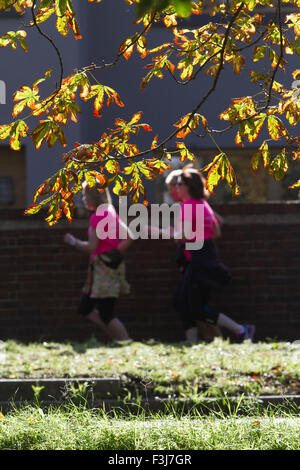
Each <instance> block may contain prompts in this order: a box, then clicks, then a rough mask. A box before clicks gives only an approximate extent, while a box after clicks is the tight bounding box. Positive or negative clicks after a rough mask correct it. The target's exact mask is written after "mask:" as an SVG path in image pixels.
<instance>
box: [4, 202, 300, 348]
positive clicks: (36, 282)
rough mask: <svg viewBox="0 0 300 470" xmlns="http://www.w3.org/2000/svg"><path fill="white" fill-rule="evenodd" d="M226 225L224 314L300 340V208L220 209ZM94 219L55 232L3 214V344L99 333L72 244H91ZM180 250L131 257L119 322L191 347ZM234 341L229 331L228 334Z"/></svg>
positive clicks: (166, 244) (160, 245)
mask: <svg viewBox="0 0 300 470" xmlns="http://www.w3.org/2000/svg"><path fill="white" fill-rule="evenodd" d="M215 210H217V211H218V212H219V213H220V214H221V215H222V216H223V217H224V219H225V224H224V227H223V236H222V238H221V239H220V240H219V242H218V246H219V250H220V253H221V257H222V260H223V262H224V263H225V264H226V265H227V266H228V267H229V268H230V270H231V273H232V276H233V280H232V283H231V285H230V286H229V287H227V288H226V289H225V290H224V292H222V293H221V294H220V293H218V294H217V295H216V297H215V302H214V303H215V307H217V308H219V309H220V311H222V312H224V313H227V314H229V315H230V316H231V317H233V318H234V319H236V320H237V321H240V322H251V323H252V322H253V323H256V325H257V339H265V338H267V337H271V338H277V339H281V340H291V341H292V340H296V339H300V288H299V286H300V247H299V240H300V219H299V210H300V205H299V204H297V203H286V204H280V203H278V204H276V203H270V204H258V205H245V204H236V205H220V206H216V207H215ZM87 224H88V220H86V219H74V221H73V223H72V226H71V227H70V226H69V224H67V223H62V224H59V225H58V226H57V227H55V228H52V229H50V228H48V227H47V226H46V224H45V223H44V222H43V221H42V220H41V218H40V217H37V216H35V217H24V216H22V214H21V213H20V212H19V211H16V210H10V211H5V210H1V211H0V263H1V270H0V281H1V283H0V339H4V340H5V339H8V338H13V339H18V340H21V341H38V340H48V341H49V340H83V339H86V338H88V337H90V336H91V335H92V334H95V335H96V336H97V337H98V338H99V339H104V337H103V336H102V333H101V332H99V331H97V330H96V329H95V328H94V327H93V326H92V325H90V324H89V323H88V322H87V321H85V320H84V319H82V318H81V317H79V316H78V315H77V313H76V306H77V301H78V296H79V293H80V287H81V285H82V282H83V280H84V277H85V270H86V266H87V258H86V256H85V255H83V254H81V253H78V252H75V251H74V250H72V249H71V248H70V247H68V246H66V245H64V243H63V235H64V233H65V232H66V231H72V233H74V234H75V235H76V236H78V237H79V238H85V236H86V226H87ZM173 257H174V245H173V242H171V241H167V240H139V241H136V242H135V243H134V245H133V246H132V248H131V249H130V251H129V252H128V254H127V270H128V280H129V282H130V284H131V285H132V294H131V295H130V296H128V297H123V298H120V300H119V302H118V306H117V312H118V316H119V317H120V318H121V319H122V320H123V321H124V323H125V324H126V326H127V328H128V330H129V332H130V334H131V336H132V337H133V338H136V339H143V338H144V339H149V338H156V339H160V340H166V341H176V340H182V339H184V337H183V331H182V327H181V324H180V322H179V321H178V319H177V314H176V312H174V310H173V308H172V305H171V296H172V291H173V289H174V287H175V285H176V282H177V280H178V279H179V273H178V272H177V269H176V266H175V264H174V258H173ZM224 333H225V334H226V332H224Z"/></svg>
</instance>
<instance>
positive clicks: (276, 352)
mask: <svg viewBox="0 0 300 470" xmlns="http://www.w3.org/2000/svg"><path fill="white" fill-rule="evenodd" d="M299 359H300V345H299V344H298V343H297V342H295V343H290V342H274V341H273V342H272V341H270V342H258V343H251V342H250V341H246V342H244V343H243V344H241V345H240V344H230V343H229V342H228V341H224V340H220V339H216V340H215V341H214V342H212V343H209V344H204V343H202V344H198V345H194V346H187V345H186V344H184V343H176V344H165V343H159V342H155V341H148V342H147V341H146V342H133V343H131V344H130V345H123V346H119V345H117V344H103V343H99V342H98V341H97V340H96V339H95V338H91V339H90V340H89V341H86V342H85V343H72V342H66V343H54V342H41V343H32V344H28V345H25V344H21V343H18V342H16V341H4V342H1V343H0V376H1V377H2V378H7V379H10V378H11V379H12V378H51V377H52V378H53V377H55V378H63V377H118V378H120V379H121V381H122V387H123V392H124V396H126V394H127V395H128V394H130V395H132V394H139V395H142V396H145V395H147V397H148V398H150V397H151V398H155V397H160V398H166V397H167V398H168V397H169V398H170V397H171V398H189V399H193V400H194V399H196V398H197V397H199V396H201V397H222V396H226V395H227V396H240V395H241V394H244V395H246V396H259V395H283V394H288V395H296V394H300V371H299Z"/></svg>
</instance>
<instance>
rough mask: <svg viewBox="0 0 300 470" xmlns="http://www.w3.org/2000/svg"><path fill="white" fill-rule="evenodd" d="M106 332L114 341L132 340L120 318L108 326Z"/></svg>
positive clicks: (113, 320) (114, 319)
mask: <svg viewBox="0 0 300 470" xmlns="http://www.w3.org/2000/svg"><path fill="white" fill-rule="evenodd" d="M106 332H107V334H108V335H109V336H110V337H111V338H112V339H115V340H117V341H126V340H129V339H130V337H129V336H128V333H127V330H126V328H125V326H124V325H123V323H121V322H120V320H119V319H118V318H113V319H112V320H111V321H110V322H109V324H108V325H106Z"/></svg>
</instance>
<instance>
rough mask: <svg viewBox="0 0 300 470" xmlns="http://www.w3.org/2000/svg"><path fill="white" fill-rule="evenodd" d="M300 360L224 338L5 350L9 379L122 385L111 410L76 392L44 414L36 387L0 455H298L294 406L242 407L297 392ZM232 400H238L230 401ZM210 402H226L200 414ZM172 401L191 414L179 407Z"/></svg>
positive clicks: (11, 423)
mask: <svg viewBox="0 0 300 470" xmlns="http://www.w3.org/2000/svg"><path fill="white" fill-rule="evenodd" d="M299 353H300V346H299V345H298V344H297V343H288V342H274V341H273V342H272V341H270V342H264V343H263V342H262V343H255V344H253V343H251V342H245V343H244V344H242V345H237V344H230V343H229V342H227V341H223V340H220V339H217V340H215V341H214V342H213V343H210V344H199V345H195V346H187V345H185V344H183V343H179V344H163V343H158V342H155V341H148V342H134V343H132V344H130V345H123V346H118V345H114V344H101V343H99V342H98V341H97V340H96V339H95V338H91V339H90V340H89V341H87V342H85V343H71V342H66V343H45V342H44V343H33V344H28V345H24V344H21V343H18V342H16V341H5V342H0V375H1V377H2V378H5V377H6V378H8V379H9V378H50V377H60V378H61V377H118V378H120V379H121V381H122V384H123V385H122V396H121V399H123V402H121V403H120V405H119V407H118V408H115V409H113V410H111V411H105V410H104V409H99V408H98V409H93V408H90V407H89V405H88V402H87V401H86V400H85V399H84V397H82V398H83V399H82V400H77V399H78V398H81V397H78V396H75V395H76V394H75V395H74V397H73V398H72V397H70V398H69V401H67V402H64V403H63V404H61V405H60V406H57V405H55V406H54V405H52V406H47V407H45V406H43V403H42V402H40V400H39V389H38V387H36V390H35V405H32V404H28V405H23V406H21V407H15V408H14V405H13V403H11V406H10V407H9V408H7V410H8V411H4V410H2V413H0V450H2V449H13V450H113V451H114V450H170V451H172V450H248V449H250V450H275V449H278V450H299V449H300V418H299V408H298V407H297V406H296V405H295V404H294V405H292V406H289V407H288V408H287V407H285V406H284V405H282V406H271V405H269V406H268V408H261V407H258V406H257V405H256V404H255V400H254V402H253V404H252V405H251V404H250V403H251V402H249V403H248V404H247V405H246V404H245V402H243V401H242V400H241V398H242V397H243V396H253V397H257V396H259V395H273V394H276V395H282V394H291V395H295V394H298V393H300V373H299ZM83 392H84V390H83ZM83 395H84V393H83ZM230 396H238V397H240V398H239V399H238V400H237V401H236V402H232V401H230V400H229V398H226V397H230ZM133 397H139V398H144V399H145V398H146V399H147V398H149V399H151V398H155V397H156V398H158V399H160V398H165V397H167V398H170V400H169V402H167V404H166V405H165V408H164V409H163V411H157V412H153V411H152V412H151V411H149V410H145V409H143V407H142V406H139V405H138V404H136V405H134V406H133V408H130V407H129V408H128V407H126V403H130V402H131V399H132V398H133ZM203 397H222V400H221V402H222V406H221V405H220V406H219V408H218V406H217V407H216V408H215V409H214V411H212V410H210V411H209V412H208V413H206V414H201V412H200V411H199V410H200V408H199V407H198V406H197V401H199V400H201V399H202V398H203ZM173 398H178V399H179V401H180V400H181V399H183V400H184V399H188V400H190V401H191V402H192V403H194V406H192V407H191V408H187V409H183V408H182V407H180V406H179V407H177V406H176V402H174V401H172V399H173ZM221 402H220V403H221ZM287 410H288V411H287Z"/></svg>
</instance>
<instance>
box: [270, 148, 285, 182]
mask: <svg viewBox="0 0 300 470" xmlns="http://www.w3.org/2000/svg"><path fill="white" fill-rule="evenodd" d="M288 168H289V165H288V160H287V158H286V155H285V149H283V150H282V152H281V153H280V154H279V155H276V157H275V158H274V160H272V162H271V164H270V166H269V173H270V174H271V175H273V177H274V179H275V180H276V181H281V180H282V179H283V178H284V176H285V174H286V172H287V170H288Z"/></svg>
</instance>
